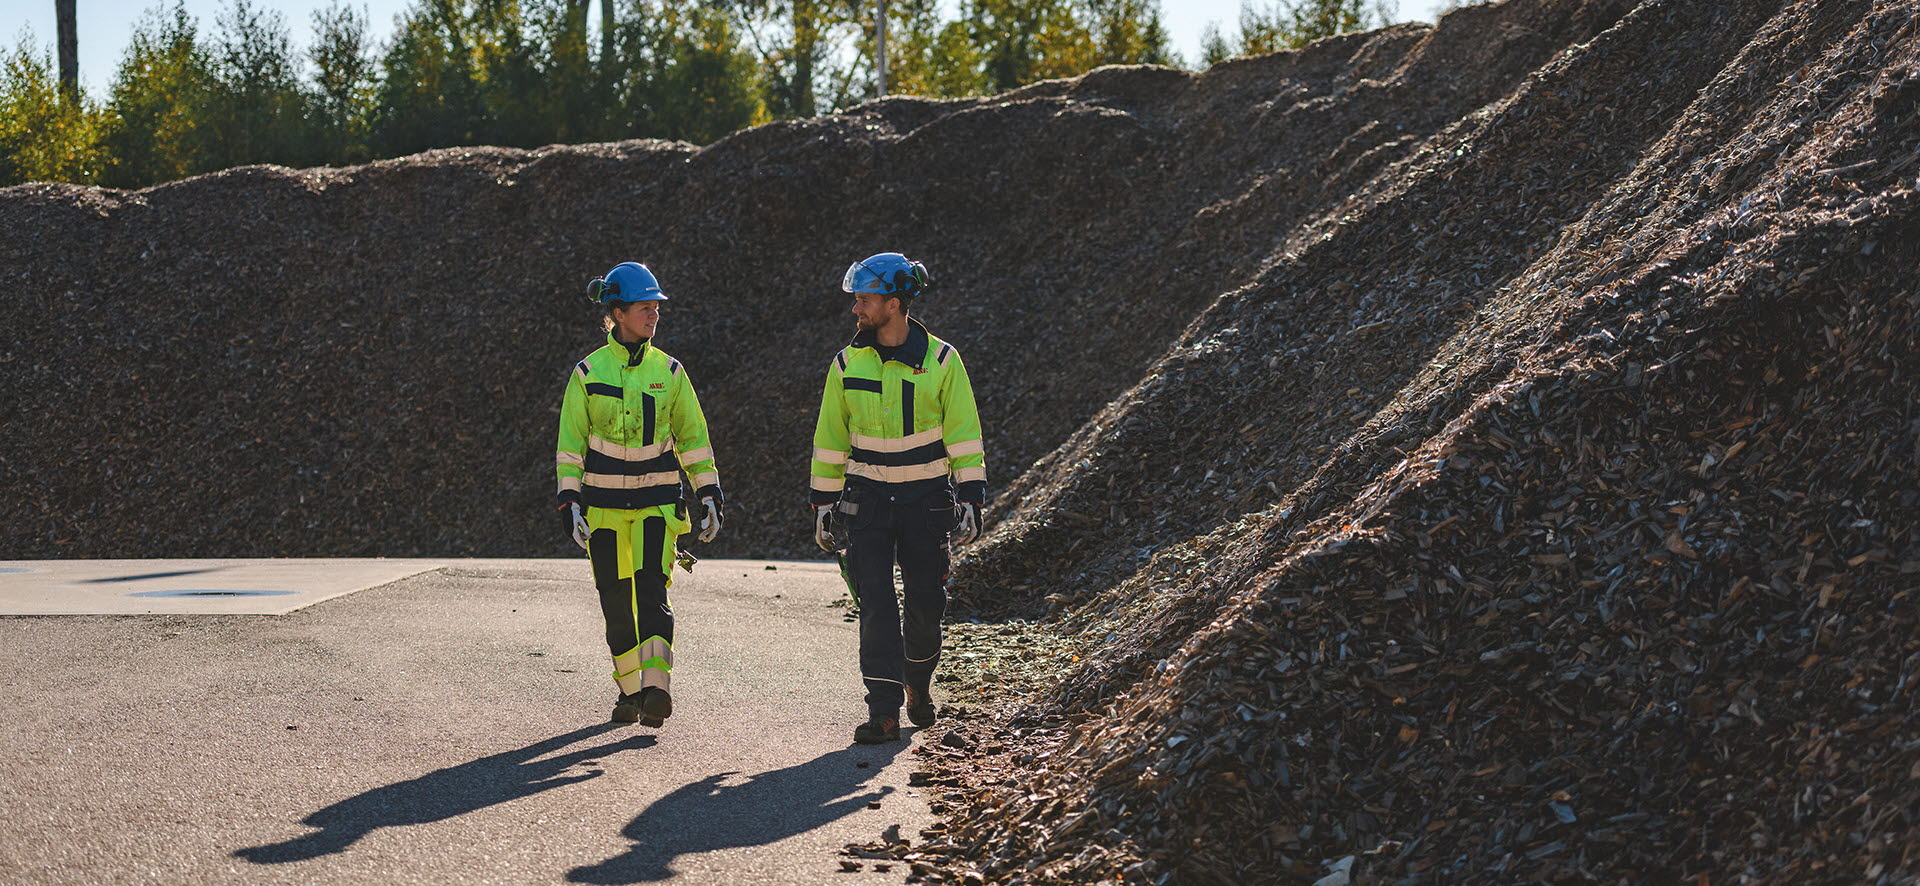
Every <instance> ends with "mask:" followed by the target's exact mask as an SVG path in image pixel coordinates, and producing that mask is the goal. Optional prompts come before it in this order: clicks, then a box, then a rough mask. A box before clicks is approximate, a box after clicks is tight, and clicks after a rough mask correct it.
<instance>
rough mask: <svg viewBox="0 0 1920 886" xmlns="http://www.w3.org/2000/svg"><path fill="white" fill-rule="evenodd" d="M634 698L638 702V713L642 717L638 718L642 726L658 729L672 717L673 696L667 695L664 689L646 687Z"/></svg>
mask: <svg viewBox="0 0 1920 886" xmlns="http://www.w3.org/2000/svg"><path fill="white" fill-rule="evenodd" d="M634 697H635V698H637V699H639V700H640V701H639V704H640V711H641V713H642V714H643V715H644V716H642V717H641V718H640V725H642V726H653V727H658V726H659V725H660V724H662V723H665V722H666V721H667V718H668V717H671V716H673V696H671V695H668V694H667V691H666V690H665V689H661V688H660V687H658V686H648V687H646V688H644V689H641V690H640V694H639V695H637V696H634Z"/></svg>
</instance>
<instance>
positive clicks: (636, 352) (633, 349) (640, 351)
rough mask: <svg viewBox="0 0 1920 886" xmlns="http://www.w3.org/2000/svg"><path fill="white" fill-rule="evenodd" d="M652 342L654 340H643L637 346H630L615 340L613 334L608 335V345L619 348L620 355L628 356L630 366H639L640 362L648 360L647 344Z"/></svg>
mask: <svg viewBox="0 0 1920 886" xmlns="http://www.w3.org/2000/svg"><path fill="white" fill-rule="evenodd" d="M650 341H652V339H647V338H643V339H641V340H640V341H639V342H638V343H637V344H635V345H631V346H630V345H628V344H627V343H626V342H623V341H621V340H620V339H618V338H615V337H614V335H613V333H612V332H608V333H607V344H610V345H613V346H614V347H616V348H619V349H620V353H622V354H625V355H627V365H628V366H639V365H640V361H642V360H645V359H647V348H648V344H647V343H648V342H650Z"/></svg>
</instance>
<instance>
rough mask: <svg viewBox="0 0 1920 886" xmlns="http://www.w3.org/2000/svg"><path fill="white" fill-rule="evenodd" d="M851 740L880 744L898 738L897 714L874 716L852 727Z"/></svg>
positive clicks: (898, 722)
mask: <svg viewBox="0 0 1920 886" xmlns="http://www.w3.org/2000/svg"><path fill="white" fill-rule="evenodd" d="M853 740H854V741H857V742H859V743H861V744H880V743H881V742H888V741H899V740H900V718H899V716H897V715H895V716H886V717H874V718H873V719H871V720H868V721H867V722H865V723H862V724H860V725H858V726H855V727H853Z"/></svg>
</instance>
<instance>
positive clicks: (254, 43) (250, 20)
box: [199, 0, 321, 169]
mask: <svg viewBox="0 0 1920 886" xmlns="http://www.w3.org/2000/svg"><path fill="white" fill-rule="evenodd" d="M217 23H218V24H219V27H220V32H219V35H218V38H217V39H216V40H215V42H214V45H213V48H212V51H211V56H212V61H213V81H214V82H213V89H212V90H211V92H210V94H209V95H208V96H207V103H206V105H205V108H204V110H203V111H202V113H201V116H200V120H199V125H200V126H201V127H202V128H203V129H204V130H205V139H204V140H203V141H202V143H201V151H202V156H203V166H204V167H206V168H212V169H224V168H227V167H230V166H241V165H245V164H248V163H278V164H282V165H286V166H301V165H306V164H307V163H309V162H314V161H318V160H320V159H321V158H320V157H318V156H316V155H315V153H314V151H313V148H312V142H311V139H310V138H309V132H308V126H307V118H306V113H305V112H306V107H305V105H306V101H305V97H304V96H303V95H302V94H301V87H300V77H299V72H298V69H297V68H296V65H297V64H298V59H297V57H296V56H295V55H294V52H293V39H292V37H291V36H289V35H288V33H287V24H286V19H285V17H284V16H282V15H281V14H280V13H278V12H275V11H272V10H261V9H259V8H257V7H255V6H254V5H253V4H252V3H250V2H249V0H232V5H231V6H228V7H227V8H226V9H225V10H223V11H222V12H221V14H220V16H219V17H218V19H217Z"/></svg>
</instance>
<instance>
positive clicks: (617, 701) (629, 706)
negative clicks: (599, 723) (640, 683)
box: [613, 692, 640, 723]
mask: <svg viewBox="0 0 1920 886" xmlns="http://www.w3.org/2000/svg"><path fill="white" fill-rule="evenodd" d="M638 719H640V696H639V695H638V694H634V695H627V694H626V693H624V692H623V693H621V694H620V695H618V696H616V697H615V698H614V700H613V722H615V723H632V722H633V721H635V720H638Z"/></svg>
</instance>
